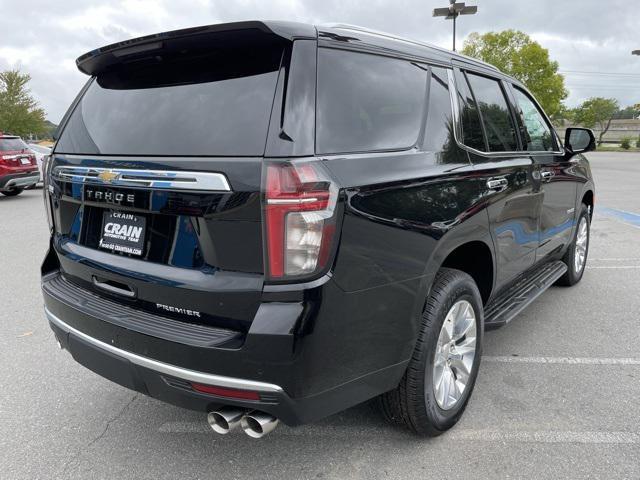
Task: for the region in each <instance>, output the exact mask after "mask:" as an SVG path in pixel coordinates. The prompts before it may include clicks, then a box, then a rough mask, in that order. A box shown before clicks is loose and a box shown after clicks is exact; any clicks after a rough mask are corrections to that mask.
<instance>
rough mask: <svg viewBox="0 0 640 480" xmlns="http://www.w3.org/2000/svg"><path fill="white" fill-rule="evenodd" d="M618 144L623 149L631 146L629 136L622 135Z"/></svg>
mask: <svg viewBox="0 0 640 480" xmlns="http://www.w3.org/2000/svg"><path fill="white" fill-rule="evenodd" d="M620 146H621V147H622V148H624V149H625V150H629V149H630V148H631V139H630V138H629V137H624V138H623V139H622V140H620Z"/></svg>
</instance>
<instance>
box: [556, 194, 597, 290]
mask: <svg viewBox="0 0 640 480" xmlns="http://www.w3.org/2000/svg"><path fill="white" fill-rule="evenodd" d="M590 233H591V232H590V222H589V209H588V208H587V206H586V205H584V204H582V210H581V211H580V217H579V218H578V226H577V227H576V233H575V236H574V237H573V242H572V243H571V245H570V246H569V248H568V249H567V252H566V253H565V254H564V257H563V259H562V261H563V262H564V263H565V264H566V265H567V271H566V273H565V274H564V275H563V276H562V277H560V279H559V280H558V281H557V282H556V283H557V284H558V285H564V286H566V287H570V286H571V285H575V284H576V283H578V282H579V281H580V280H581V279H582V275H583V274H584V269H585V266H586V264H587V255H588V254H589V235H590Z"/></svg>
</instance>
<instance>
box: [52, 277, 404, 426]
mask: <svg viewBox="0 0 640 480" xmlns="http://www.w3.org/2000/svg"><path fill="white" fill-rule="evenodd" d="M58 278H60V274H59V273H57V274H53V275H47V276H45V278H44V279H43V293H44V299H45V313H46V316H47V319H48V320H49V324H50V326H51V328H52V330H53V331H54V333H55V335H56V338H57V339H58V342H59V343H60V345H61V346H62V347H63V348H64V349H66V350H67V351H68V352H70V353H71V355H72V356H73V358H74V359H75V360H76V361H77V362H78V363H80V364H82V365H84V366H85V367H87V368H89V369H91V370H93V371H94V372H96V373H98V374H99V375H101V376H103V377H105V378H108V379H110V380H112V381H114V382H116V383H118V384H120V385H122V386H125V387H127V388H130V389H132V390H136V391H139V392H141V393H144V394H146V395H150V396H152V397H154V398H157V399H159V400H162V401H166V402H168V403H172V404H174V405H178V406H181V407H184V408H189V409H192V410H198V411H202V412H208V411H211V410H214V409H216V408H218V407H220V406H224V405H232V406H237V407H242V408H247V409H256V410H261V411H264V412H267V413H270V414H272V415H274V416H275V417H277V418H279V419H280V420H281V421H283V422H284V423H286V424H288V425H298V424H302V423H308V422H312V421H315V420H318V419H321V418H323V417H325V416H328V415H331V414H333V413H336V412H338V411H341V410H344V409H346V408H349V407H351V406H353V405H356V404H358V403H361V402H363V401H366V400H368V399H370V398H372V397H374V396H376V395H379V394H381V393H383V392H385V391H388V390H390V389H392V388H394V387H395V386H396V385H397V383H398V381H399V380H400V378H401V377H402V375H403V373H404V370H405V368H406V364H407V361H406V360H404V359H401V360H400V361H397V362H395V363H389V352H388V351H387V350H388V348H389V347H388V346H386V345H384V344H383V343H381V344H379V345H377V346H372V345H370V344H369V343H367V342H364V343H365V345H366V346H367V347H372V350H371V352H372V354H371V355H370V356H363V355H355V354H354V355H350V356H346V355H345V354H344V353H343V351H348V350H351V351H353V350H357V349H358V347H357V346H354V345H357V344H358V343H360V342H359V340H360V339H358V338H351V337H342V338H341V337H338V336H335V335H334V336H333V337H332V341H333V342H334V343H333V344H330V345H327V344H326V340H325V339H323V337H322V335H321V334H322V332H321V329H320V328H319V324H320V322H322V321H323V320H326V321H325V323H328V319H323V318H319V317H320V316H322V315H321V313H318V310H320V311H322V308H320V309H317V308H316V309H315V310H314V312H315V313H314V314H313V317H312V318H309V317H307V318H306V321H308V322H311V323H315V322H318V325H316V326H315V329H316V332H315V333H314V332H313V327H311V329H312V331H311V332H307V333H308V334H307V335H304V336H302V337H300V336H298V337H297V338H296V336H294V335H293V334H292V325H296V323H297V322H298V321H299V317H300V316H301V315H303V314H302V313H301V312H302V311H305V308H304V307H301V306H300V305H299V304H297V303H294V304H287V303H280V302H268V303H263V304H262V306H261V308H260V309H259V313H258V315H257V317H256V319H255V320H254V322H253V324H252V328H251V329H250V331H249V332H248V333H247V334H246V338H245V340H244V343H243V344H242V345H241V346H240V347H238V346H237V345H235V346H233V348H225V347H224V345H229V344H228V343H226V344H222V346H217V345H214V346H212V345H205V344H203V343H197V342H196V343H193V342H192V343H190V342H188V341H187V340H186V339H185V338H184V336H183V337H182V339H179V338H178V337H176V338H175V339H174V341H171V340H168V339H167V338H161V335H160V333H157V334H156V333H154V332H153V331H146V332H145V333H141V332H140V331H134V330H131V329H129V328H127V327H126V325H125V324H123V323H122V320H123V317H126V318H124V321H129V320H128V319H130V321H131V322H134V321H137V319H136V318H134V317H133V316H132V315H131V316H129V315H124V314H123V312H121V311H119V312H115V311H113V310H111V309H110V308H109V307H108V306H107V305H106V304H102V306H101V310H102V311H101V312H100V311H91V312H89V311H88V310H87V306H88V305H90V304H91V301H90V299H89V296H90V294H89V292H87V297H85V298H80V297H78V295H77V292H76V295H75V296H74V297H72V296H71V295H69V296H67V297H63V296H62V295H60V294H59V292H58V293H57V292H56V290H55V289H53V288H48V283H50V282H54V281H55V280H56V279H58ZM325 289H326V286H325ZM329 290H330V289H327V295H326V296H327V297H329V299H330V298H331V297H332V294H330V293H329ZM105 301H108V300H105ZM343 303H344V302H343ZM291 307H293V308H291ZM110 313H112V316H113V318H109V316H108V315H109V314H110ZM116 317H118V318H116ZM156 320H157V321H162V318H159V317H157V318H156ZM340 321H347V322H348V319H340ZM131 325H133V323H132V324H131ZM306 328H310V327H309V326H308V325H307V326H306ZM136 329H138V330H140V329H139V328H138V326H136ZM344 330H345V331H346V332H347V333H348V328H346V327H345V328H344ZM361 336H365V333H363V335H361ZM384 338H385V339H387V340H390V341H391V342H392V343H393V344H394V347H396V353H397V352H399V350H398V349H397V343H398V339H393V338H390V337H389V336H384ZM316 343H323V345H322V348H320V346H319V345H316ZM336 357H337V358H336ZM405 358H407V357H405ZM381 363H382V364H383V366H382V367H381V368H379V367H378V368H376V367H377V366H378V365H380V364H381ZM323 367H324V368H323ZM345 379H346V381H345ZM191 382H193V383H199V384H205V385H212V386H216V387H222V388H228V389H235V390H243V391H249V392H257V393H258V394H259V400H244V399H236V398H229V397H226V396H225V397H220V396H216V395H211V394H204V393H200V392H198V391H195V390H194V389H193V387H192V385H191Z"/></svg>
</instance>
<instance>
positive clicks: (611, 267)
mask: <svg viewBox="0 0 640 480" xmlns="http://www.w3.org/2000/svg"><path fill="white" fill-rule="evenodd" d="M637 268H640V265H606V266H605V265H602V266H601V265H597V266H587V270H607V269H608V270H633V269H637Z"/></svg>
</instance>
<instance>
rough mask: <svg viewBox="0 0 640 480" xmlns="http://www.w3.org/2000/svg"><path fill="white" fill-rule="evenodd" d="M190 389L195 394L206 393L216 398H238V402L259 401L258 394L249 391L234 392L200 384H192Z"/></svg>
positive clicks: (233, 390) (234, 390)
mask: <svg viewBox="0 0 640 480" xmlns="http://www.w3.org/2000/svg"><path fill="white" fill-rule="evenodd" d="M191 388H193V389H194V390H195V391H196V392H200V393H208V394H210V395H216V396H218V397H227V398H238V399H240V400H260V395H259V394H258V392H252V391H249V390H236V389H233V388H225V387H216V386H213V385H203V384H201V383H192V384H191Z"/></svg>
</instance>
